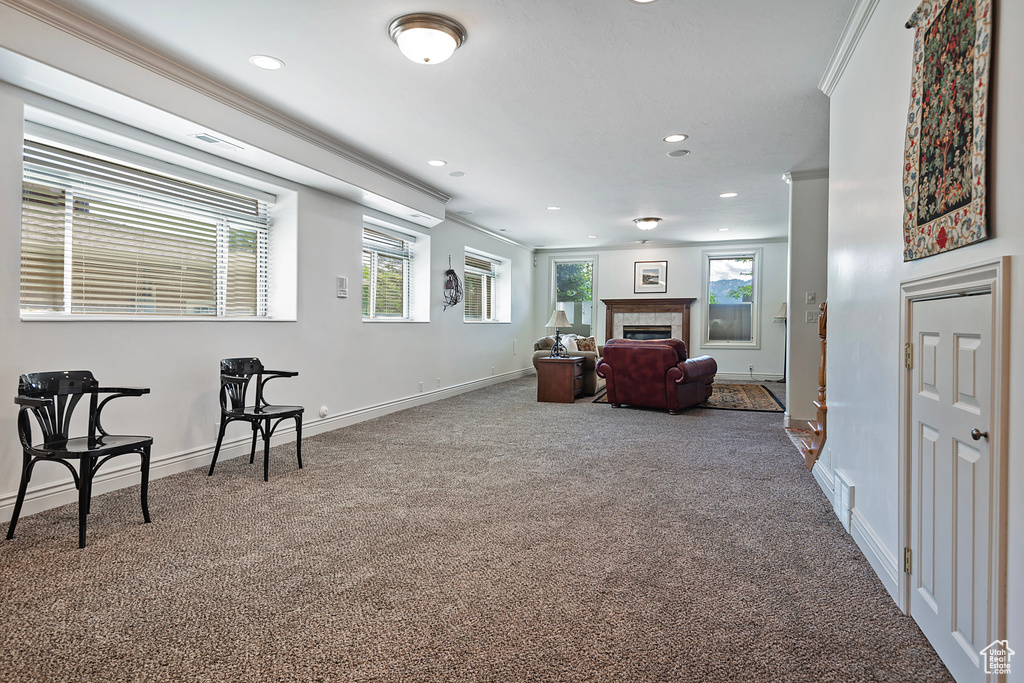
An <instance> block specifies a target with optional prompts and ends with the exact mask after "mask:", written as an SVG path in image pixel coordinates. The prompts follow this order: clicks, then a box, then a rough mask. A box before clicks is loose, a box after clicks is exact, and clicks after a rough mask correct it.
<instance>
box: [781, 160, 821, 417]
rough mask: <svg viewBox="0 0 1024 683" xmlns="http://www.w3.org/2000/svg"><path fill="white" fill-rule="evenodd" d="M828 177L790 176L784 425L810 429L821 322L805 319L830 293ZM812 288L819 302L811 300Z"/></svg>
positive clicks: (813, 410)
mask: <svg viewBox="0 0 1024 683" xmlns="http://www.w3.org/2000/svg"><path fill="white" fill-rule="evenodd" d="M827 284H828V175H827V172H825V171H817V172H809V173H792V174H790V185H789V289H788V292H789V293H788V297H789V309H788V320H787V321H786V324H787V325H788V326H789V340H788V347H787V349H786V354H787V356H786V358H787V367H786V423H787V425H788V426H790V427H799V428H803V429H806V427H807V422H808V421H810V420H816V419H817V412H818V411H817V408H815V407H814V403H813V402H814V401H815V400H817V398H818V366H819V364H820V359H821V338H820V337H819V336H818V324H817V323H816V322H810V323H809V322H807V316H806V314H807V313H808V312H814V313H817V311H818V305H819V304H820V303H821V302H823V301H825V299H826V298H827V296H828V291H827V289H828V288H827ZM808 292H814V294H815V303H813V304H808V303H807V297H806V295H807V293H808Z"/></svg>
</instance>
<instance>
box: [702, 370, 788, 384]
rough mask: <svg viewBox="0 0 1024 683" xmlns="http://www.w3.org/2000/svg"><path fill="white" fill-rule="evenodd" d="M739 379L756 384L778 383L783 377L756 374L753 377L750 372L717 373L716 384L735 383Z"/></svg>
mask: <svg viewBox="0 0 1024 683" xmlns="http://www.w3.org/2000/svg"><path fill="white" fill-rule="evenodd" d="M738 379H745V380H751V379H752V380H753V381H755V382H778V381H779V380H780V379H782V375H759V374H757V373H756V372H755V373H754V376H753V377H751V376H750V373H749V372H716V373H715V381H716V382H723V383H724V382H727V381H735V380H738Z"/></svg>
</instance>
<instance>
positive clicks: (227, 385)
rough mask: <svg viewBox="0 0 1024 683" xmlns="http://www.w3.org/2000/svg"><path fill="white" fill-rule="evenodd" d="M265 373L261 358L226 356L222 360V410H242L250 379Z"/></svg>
mask: <svg viewBox="0 0 1024 683" xmlns="http://www.w3.org/2000/svg"><path fill="white" fill-rule="evenodd" d="M262 373H263V363H261V362H260V359H259V358H225V359H223V360H221V362H220V407H221V409H222V410H228V411H231V410H241V409H242V408H244V407H245V395H246V392H247V391H248V389H249V381H250V380H251V379H252V378H253V377H256V376H258V375H261V374H262Z"/></svg>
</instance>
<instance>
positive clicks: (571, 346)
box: [562, 334, 579, 351]
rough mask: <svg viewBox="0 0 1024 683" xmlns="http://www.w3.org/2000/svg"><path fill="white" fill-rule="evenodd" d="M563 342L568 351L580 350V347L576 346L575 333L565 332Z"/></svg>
mask: <svg viewBox="0 0 1024 683" xmlns="http://www.w3.org/2000/svg"><path fill="white" fill-rule="evenodd" d="M562 343H563V344H565V350H566V351H579V349H577V348H576V335H575V334H563V335H562Z"/></svg>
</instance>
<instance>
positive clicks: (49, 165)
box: [21, 138, 272, 318]
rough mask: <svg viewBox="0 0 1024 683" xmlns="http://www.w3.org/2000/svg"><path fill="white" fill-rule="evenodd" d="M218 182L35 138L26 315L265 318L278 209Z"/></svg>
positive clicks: (27, 217) (26, 221)
mask: <svg viewBox="0 0 1024 683" xmlns="http://www.w3.org/2000/svg"><path fill="white" fill-rule="evenodd" d="M194 175H195V174H191V176H192V177H194ZM211 181H213V183H212V185H211V186H207V185H205V184H201V183H198V182H193V181H191V180H183V179H181V178H176V177H174V176H172V175H165V174H163V173H157V172H154V171H152V170H148V169H145V168H141V167H137V166H130V165H127V164H123V163H119V162H117V161H113V160H111V159H108V158H103V157H100V156H93V155H91V154H86V153H83V152H79V151H75V150H72V149H69V148H65V147H62V146H57V145H53V144H49V143H48V142H44V141H42V140H37V139H28V138H27V139H25V142H24V165H23V182H22V238H21V312H22V316H23V317H46V316H52V315H55V314H64V315H69V314H70V315H74V314H83V315H117V316H132V317H153V316H187V317H200V318H207V317H209V318H225V317H266V316H267V299H268V290H269V285H268V270H269V269H268V265H267V264H268V239H269V230H270V209H271V207H272V204H271V203H270V202H268V201H266V200H265V199H263V198H257V196H260V197H263V195H262V193H258V192H255V191H254V192H253V194H254V195H257V196H253V197H250V196H245V195H244V194H238V193H235V192H228V191H225V190H222V189H218V188H217V187H215V186H214V185H216V182H215V179H211Z"/></svg>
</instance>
